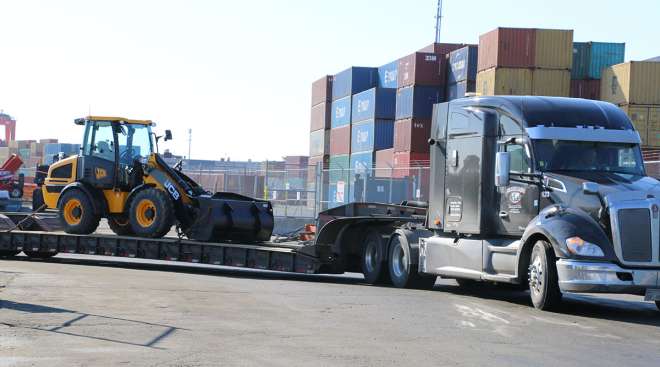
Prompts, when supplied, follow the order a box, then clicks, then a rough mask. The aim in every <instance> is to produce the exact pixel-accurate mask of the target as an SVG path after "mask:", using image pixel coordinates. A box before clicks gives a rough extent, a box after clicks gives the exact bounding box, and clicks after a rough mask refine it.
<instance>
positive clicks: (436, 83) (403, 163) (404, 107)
mask: <svg viewBox="0 0 660 367" xmlns="http://www.w3.org/2000/svg"><path fill="white" fill-rule="evenodd" d="M433 46H434V47H433V51H441V52H442V51H445V53H432V52H415V53H413V54H411V55H408V56H406V57H403V58H401V59H400V60H399V73H398V74H399V75H398V89H397V92H396V113H395V117H396V122H395V123H394V144H393V147H392V151H386V152H383V153H382V154H380V155H378V156H377V157H376V158H377V163H376V166H377V167H382V168H384V167H385V166H387V165H389V166H391V167H392V169H391V170H390V171H389V172H388V170H386V169H384V170H382V171H381V172H380V173H379V175H381V177H387V176H388V175H391V176H392V177H394V178H402V177H408V176H410V175H411V172H410V170H409V169H408V168H409V166H410V165H411V164H415V162H417V161H420V160H421V161H428V159H429V158H428V154H429V153H428V152H429V150H428V148H429V147H428V143H427V141H428V138H429V136H430V133H431V115H432V113H433V105H434V104H436V103H439V102H442V101H444V100H445V98H444V91H445V87H446V80H447V55H446V54H447V53H448V52H450V51H452V50H453V49H454V48H455V47H454V46H457V45H450V46H448V47H443V46H441V45H439V44H434V45H433ZM427 49H428V51H431V47H430V46H429V47H427ZM378 158H380V159H388V160H389V161H388V162H378ZM390 172H391V173H390Z"/></svg>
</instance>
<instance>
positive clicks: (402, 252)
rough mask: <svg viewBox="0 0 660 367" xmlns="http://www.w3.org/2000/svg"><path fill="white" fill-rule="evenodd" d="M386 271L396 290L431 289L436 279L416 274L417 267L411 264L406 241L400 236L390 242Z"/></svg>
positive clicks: (393, 237) (409, 251)
mask: <svg viewBox="0 0 660 367" xmlns="http://www.w3.org/2000/svg"><path fill="white" fill-rule="evenodd" d="M387 258H388V261H387V264H388V270H389V273H390V279H391V280H392V284H393V285H394V286H395V287H397V288H417V289H432V288H433V285H434V284H435V280H436V277H431V276H422V275H421V274H419V273H418V272H417V265H415V264H412V258H411V250H410V245H409V244H408V241H407V240H406V239H405V238H402V236H400V235H396V234H395V235H394V236H392V239H391V240H390V249H389V256H388V257H387Z"/></svg>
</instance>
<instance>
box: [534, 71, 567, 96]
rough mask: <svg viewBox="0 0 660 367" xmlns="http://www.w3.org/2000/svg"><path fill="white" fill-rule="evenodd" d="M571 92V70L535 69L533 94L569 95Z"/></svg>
mask: <svg viewBox="0 0 660 367" xmlns="http://www.w3.org/2000/svg"><path fill="white" fill-rule="evenodd" d="M570 92H571V72H570V71H569V70H551V69H534V70H533V71H532V94H533V95H535V96H554V97H568V96H569V95H570Z"/></svg>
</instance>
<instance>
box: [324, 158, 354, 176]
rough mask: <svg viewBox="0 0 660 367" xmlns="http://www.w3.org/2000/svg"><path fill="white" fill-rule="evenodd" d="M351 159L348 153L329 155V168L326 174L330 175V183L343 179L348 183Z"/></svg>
mask: <svg viewBox="0 0 660 367" xmlns="http://www.w3.org/2000/svg"><path fill="white" fill-rule="evenodd" d="M350 169H351V161H350V155H348V154H341V155H331V156H330V170H329V173H328V175H329V176H330V183H336V182H337V181H344V182H346V183H348V179H349V177H350V176H351V171H350Z"/></svg>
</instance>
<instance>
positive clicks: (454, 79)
mask: <svg viewBox="0 0 660 367" xmlns="http://www.w3.org/2000/svg"><path fill="white" fill-rule="evenodd" d="M478 53H479V47H478V46H467V47H463V48H460V49H458V50H456V51H452V52H451V53H450V54H449V67H448V68H447V69H448V73H449V75H448V82H449V84H454V83H458V82H462V81H463V80H476V79H477V57H478Z"/></svg>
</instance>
